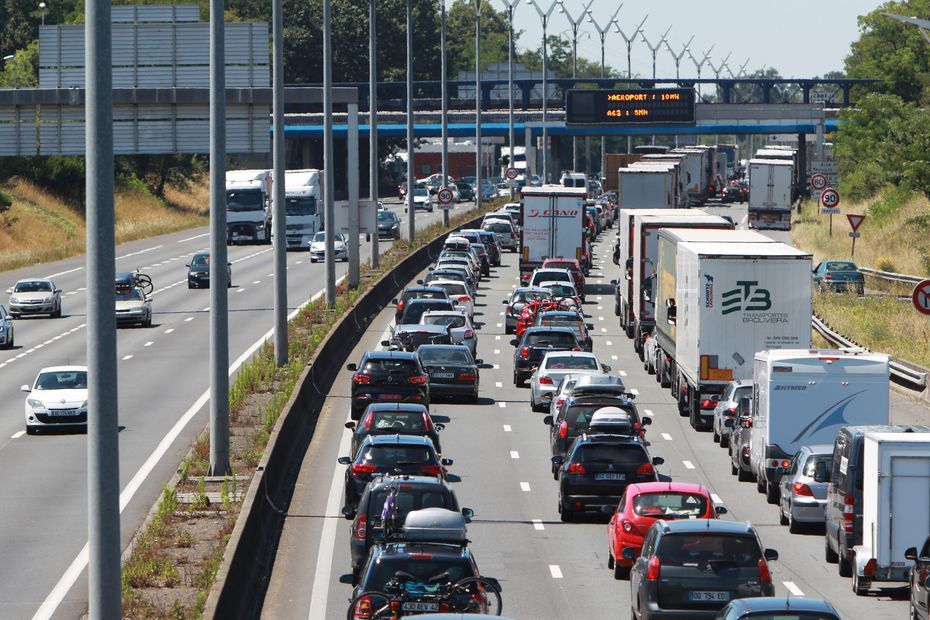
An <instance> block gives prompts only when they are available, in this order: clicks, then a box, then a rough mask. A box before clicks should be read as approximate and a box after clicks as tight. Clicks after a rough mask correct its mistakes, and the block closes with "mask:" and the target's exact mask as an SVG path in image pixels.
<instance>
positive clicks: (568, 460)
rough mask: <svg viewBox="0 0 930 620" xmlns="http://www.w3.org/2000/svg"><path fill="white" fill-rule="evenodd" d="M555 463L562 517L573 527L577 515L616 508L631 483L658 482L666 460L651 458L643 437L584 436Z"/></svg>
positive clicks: (553, 458)
mask: <svg viewBox="0 0 930 620" xmlns="http://www.w3.org/2000/svg"><path fill="white" fill-rule="evenodd" d="M552 462H553V463H555V464H556V465H558V467H559V470H558V479H559V515H560V516H561V517H562V521H565V522H566V523H570V522H571V521H573V520H574V518H575V514H577V513H580V512H586V511H589V512H590V511H593V512H603V511H604V507H605V506H607V507H609V508H614V507H616V505H617V503H619V501H620V496H621V495H623V493H624V492H625V491H626V487H627V485H629V484H630V483H637V482H655V481H656V480H658V477H657V476H656V470H655V466H656V465H661V464H662V463H664V462H665V460H664V459H662V458H661V457H658V456H656V457H652V458H650V457H649V453H648V452H646V444H645V443H644V442H643V440H642V439H640V438H639V437H628V436H623V435H586V434H583V435H579V436H578V437H577V438H576V439H575V441H574V443H573V444H572V446H571V448H569V450H568V453H567V456H564V457H563V456H561V455H556V456H553V457H552Z"/></svg>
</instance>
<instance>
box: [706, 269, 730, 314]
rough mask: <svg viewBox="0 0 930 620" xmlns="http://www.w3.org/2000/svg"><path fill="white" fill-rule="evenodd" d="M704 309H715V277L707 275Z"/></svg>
mask: <svg viewBox="0 0 930 620" xmlns="http://www.w3.org/2000/svg"><path fill="white" fill-rule="evenodd" d="M704 307H705V308H713V307H714V276H712V275H709V274H706V273H705V274H704ZM724 314H726V313H724Z"/></svg>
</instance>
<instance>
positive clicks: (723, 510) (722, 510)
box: [714, 506, 730, 515]
mask: <svg viewBox="0 0 930 620" xmlns="http://www.w3.org/2000/svg"><path fill="white" fill-rule="evenodd" d="M714 512H716V513H717V514H718V515H725V514H727V513H728V512H730V511H729V510H727V507H726V506H714Z"/></svg>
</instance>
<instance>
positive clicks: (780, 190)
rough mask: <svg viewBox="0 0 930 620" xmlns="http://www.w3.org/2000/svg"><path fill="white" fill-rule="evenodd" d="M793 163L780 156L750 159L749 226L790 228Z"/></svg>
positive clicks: (776, 228)
mask: <svg viewBox="0 0 930 620" xmlns="http://www.w3.org/2000/svg"><path fill="white" fill-rule="evenodd" d="M793 178H794V165H793V164H792V163H791V162H789V161H787V160H780V159H751V160H749V227H750V228H758V229H769V230H791V206H792V194H791V183H792V179H793Z"/></svg>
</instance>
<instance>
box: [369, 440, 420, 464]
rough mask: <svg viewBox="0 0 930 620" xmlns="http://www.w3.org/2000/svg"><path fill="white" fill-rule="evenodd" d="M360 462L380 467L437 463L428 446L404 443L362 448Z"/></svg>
mask: <svg viewBox="0 0 930 620" xmlns="http://www.w3.org/2000/svg"><path fill="white" fill-rule="evenodd" d="M356 462H358V463H368V464H369V465H376V466H378V467H388V466H391V465H435V459H434V457H433V451H432V450H431V449H430V448H429V447H427V446H419V445H416V446H410V445H403V444H400V445H398V444H379V445H371V446H368V447H367V448H365V449H364V450H362V451H361V452H360V453H359V455H358V458H357V459H356Z"/></svg>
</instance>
